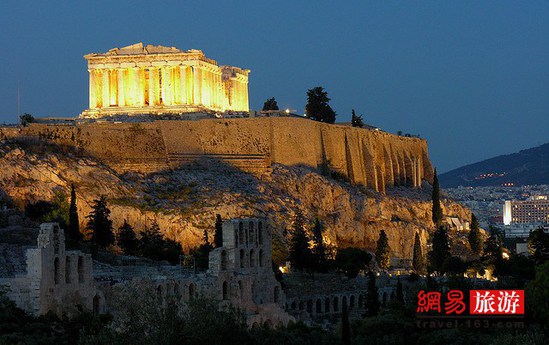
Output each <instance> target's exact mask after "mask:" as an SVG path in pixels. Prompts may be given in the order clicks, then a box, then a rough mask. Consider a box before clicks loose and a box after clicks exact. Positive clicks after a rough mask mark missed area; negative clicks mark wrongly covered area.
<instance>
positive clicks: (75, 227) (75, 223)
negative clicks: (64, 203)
mask: <svg viewBox="0 0 549 345" xmlns="http://www.w3.org/2000/svg"><path fill="white" fill-rule="evenodd" d="M67 230H68V231H67V233H68V236H69V238H70V239H71V240H73V241H75V242H79V241H82V233H81V232H80V222H79V220H78V208H77V206H76V190H75V188H74V184H71V202H70V206H69V226H68V229H67Z"/></svg>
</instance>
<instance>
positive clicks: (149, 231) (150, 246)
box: [139, 219, 164, 260]
mask: <svg viewBox="0 0 549 345" xmlns="http://www.w3.org/2000/svg"><path fill="white" fill-rule="evenodd" d="M163 249H164V237H163V236H162V233H161V232H160V226H159V225H158V222H157V221H156V219H154V220H153V222H152V224H151V226H150V227H148V228H146V229H145V231H143V232H142V233H141V241H140V243H139V253H140V254H141V255H142V256H144V257H147V258H149V259H152V260H162V259H163V255H162V252H163Z"/></svg>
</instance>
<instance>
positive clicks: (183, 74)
mask: <svg viewBox="0 0 549 345" xmlns="http://www.w3.org/2000/svg"><path fill="white" fill-rule="evenodd" d="M179 92H180V99H179V102H180V104H187V66H179Z"/></svg>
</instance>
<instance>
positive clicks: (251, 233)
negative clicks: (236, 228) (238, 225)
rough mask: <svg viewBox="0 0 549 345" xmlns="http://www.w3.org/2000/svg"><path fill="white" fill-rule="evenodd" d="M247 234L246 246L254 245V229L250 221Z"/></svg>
mask: <svg viewBox="0 0 549 345" xmlns="http://www.w3.org/2000/svg"><path fill="white" fill-rule="evenodd" d="M248 232H249V234H250V237H249V242H248V245H254V244H255V229H254V222H252V221H250V223H249V224H248Z"/></svg>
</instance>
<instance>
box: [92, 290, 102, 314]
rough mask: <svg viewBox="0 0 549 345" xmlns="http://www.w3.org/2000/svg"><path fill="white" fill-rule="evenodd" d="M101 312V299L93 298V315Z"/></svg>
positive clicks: (99, 297)
mask: <svg viewBox="0 0 549 345" xmlns="http://www.w3.org/2000/svg"><path fill="white" fill-rule="evenodd" d="M102 312H103V298H101V296H99V295H95V296H94V297H93V315H99V314H101V313H102Z"/></svg>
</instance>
